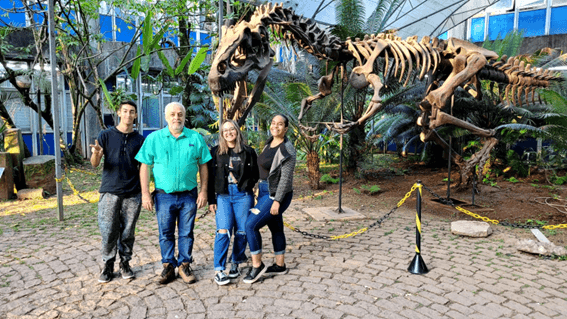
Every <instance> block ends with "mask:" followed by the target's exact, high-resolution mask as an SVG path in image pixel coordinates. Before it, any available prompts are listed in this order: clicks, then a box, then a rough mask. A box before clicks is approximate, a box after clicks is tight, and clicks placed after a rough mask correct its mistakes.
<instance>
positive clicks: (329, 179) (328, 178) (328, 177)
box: [320, 174, 339, 184]
mask: <svg viewBox="0 0 567 319" xmlns="http://www.w3.org/2000/svg"><path fill="white" fill-rule="evenodd" d="M320 182H321V183H326V184H337V183H338V182H339V179H338V178H332V177H331V175H329V174H323V175H321V179H320Z"/></svg>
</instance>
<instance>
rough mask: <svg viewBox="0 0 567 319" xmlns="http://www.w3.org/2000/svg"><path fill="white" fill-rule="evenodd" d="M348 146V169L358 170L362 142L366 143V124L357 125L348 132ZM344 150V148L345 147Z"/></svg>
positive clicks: (351, 170) (350, 170)
mask: <svg viewBox="0 0 567 319" xmlns="http://www.w3.org/2000/svg"><path fill="white" fill-rule="evenodd" d="M347 134H348V147H347V148H346V154H344V155H346V156H345V158H346V160H347V161H346V162H347V170H348V171H349V172H351V173H352V172H354V171H356V167H357V165H358V160H359V159H360V158H361V150H362V146H363V145H362V143H364V139H365V135H364V126H362V125H357V126H356V127H354V128H353V129H352V130H350V131H349V132H348V133H347ZM343 150H344V148H343Z"/></svg>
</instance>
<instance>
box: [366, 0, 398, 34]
mask: <svg viewBox="0 0 567 319" xmlns="http://www.w3.org/2000/svg"><path fill="white" fill-rule="evenodd" d="M402 2H404V0H378V2H377V3H376V9H374V12H373V13H372V15H370V17H369V18H368V21H367V22H366V32H367V33H369V34H376V33H380V32H382V31H384V26H385V24H386V22H387V21H388V19H389V18H390V17H391V16H392V13H393V12H394V11H395V10H396V9H397V8H398V6H399V5H400V4H401V3H402Z"/></svg>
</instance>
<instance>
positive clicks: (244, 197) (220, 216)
mask: <svg viewBox="0 0 567 319" xmlns="http://www.w3.org/2000/svg"><path fill="white" fill-rule="evenodd" d="M252 206H254V196H253V195H252V194H250V193H247V192H241V191H239V190H238V186H237V185H236V184H228V194H218V195H217V214H216V217H215V219H216V222H217V235H216V237H215V247H214V255H215V256H214V260H215V261H214V265H215V270H216V271H224V270H225V269H226V256H227V254H228V246H229V245H230V236H231V235H232V234H234V244H233V246H232V258H231V259H232V263H233V264H240V263H243V262H245V261H246V259H247V258H246V254H245V253H244V252H245V251H246V230H245V226H246V218H247V217H248V213H249V212H250V208H252ZM221 229H224V230H226V231H227V232H226V233H224V234H223V233H219V230H221ZM233 230H235V231H233Z"/></svg>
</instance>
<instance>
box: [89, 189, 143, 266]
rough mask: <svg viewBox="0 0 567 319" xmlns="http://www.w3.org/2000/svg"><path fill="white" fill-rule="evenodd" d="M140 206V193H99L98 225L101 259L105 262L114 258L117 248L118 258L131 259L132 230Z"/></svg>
mask: <svg viewBox="0 0 567 319" xmlns="http://www.w3.org/2000/svg"><path fill="white" fill-rule="evenodd" d="M141 207H142V195H141V194H136V195H132V196H129V197H125V196H119V195H114V194H110V193H102V194H100V200H99V202H98V226H99V229H100V235H101V236H102V248H101V253H102V260H103V261H104V262H105V263H106V262H107V261H114V260H115V259H116V251H117V250H118V252H119V254H120V260H122V261H129V260H130V259H132V249H133V247H134V237H135V236H134V232H135V230H136V221H138V216H140V209H141Z"/></svg>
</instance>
